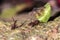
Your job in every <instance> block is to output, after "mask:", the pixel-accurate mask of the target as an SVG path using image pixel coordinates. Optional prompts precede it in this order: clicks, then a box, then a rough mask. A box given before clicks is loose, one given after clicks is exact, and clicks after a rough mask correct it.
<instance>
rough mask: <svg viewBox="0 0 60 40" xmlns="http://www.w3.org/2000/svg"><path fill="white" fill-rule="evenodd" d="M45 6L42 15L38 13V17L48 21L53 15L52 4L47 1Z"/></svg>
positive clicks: (41, 20)
mask: <svg viewBox="0 0 60 40" xmlns="http://www.w3.org/2000/svg"><path fill="white" fill-rule="evenodd" d="M44 7H45V8H44V10H43V11H42V12H41V13H42V15H40V16H38V15H37V19H38V20H39V21H40V22H47V21H48V20H49V18H50V17H51V6H50V4H49V3H47V4H46V5H45V6H44Z"/></svg>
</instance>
